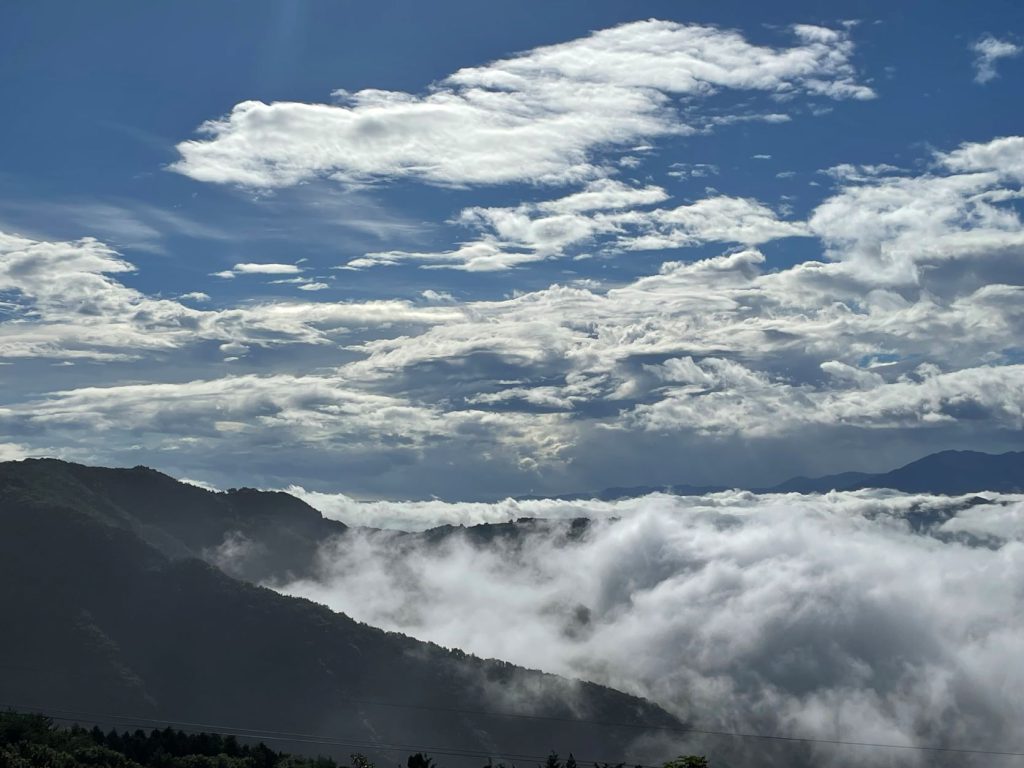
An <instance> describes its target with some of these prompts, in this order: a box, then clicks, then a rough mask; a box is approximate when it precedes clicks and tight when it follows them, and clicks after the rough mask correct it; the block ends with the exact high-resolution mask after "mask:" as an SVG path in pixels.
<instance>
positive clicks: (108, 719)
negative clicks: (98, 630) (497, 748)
mask: <svg viewBox="0 0 1024 768" xmlns="http://www.w3.org/2000/svg"><path fill="white" fill-rule="evenodd" d="M0 707H10V708H13V709H17V710H22V711H29V712H33V713H35V714H41V715H46V716H48V717H49V718H50V719H51V720H59V721H62V722H68V723H78V722H82V721H85V722H91V723H97V724H98V723H104V724H109V725H120V726H122V727H125V726H136V727H138V726H140V725H149V726H165V727H167V726H173V727H177V728H179V729H181V730H189V731H195V730H196V729H201V730H204V731H207V732H211V733H222V734H227V735H230V736H242V737H246V738H254V739H262V740H265V741H283V742H288V743H293V744H319V745H324V746H340V747H348V748H351V749H370V750H379V751H383V752H402V753H410V752H422V753H429V754H435V755H446V756H453V757H466V758H477V759H488V760H490V759H494V758H497V759H499V760H525V761H539V762H544V761H545V760H547V756H546V755H523V754H495V753H494V752H488V751H484V750H478V749H472V748H465V747H449V746H424V745H415V744H388V743H383V742H376V741H372V740H369V739H354V738H341V737H332V736H323V735H319V734H307V733H289V732H287V731H267V730H262V729H258V728H241V727H235V726H225V725H214V724H211V723H193V722H188V721H180V720H157V719H153V718H148V717H136V716H133V715H116V714H109V713H100V712H89V711H87V710H78V709H40V708H38V707H27V706H25V705H18V704H13V705H12V704H2V703H0ZM51 712H61V713H64V714H63V715H59V716H58V715H52V714H49V713H51ZM69 715H76V717H70V716H69ZM576 762H577V763H581V764H582V763H586V764H593V765H594V766H598V765H609V764H610V765H618V764H625V763H627V762H628V763H629V765H630V766H635V768H659V767H658V766H653V765H644V764H642V763H634V762H631V761H623V760H608V761H605V760H590V759H579V758H576Z"/></svg>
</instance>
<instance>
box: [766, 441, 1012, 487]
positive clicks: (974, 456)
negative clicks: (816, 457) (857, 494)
mask: <svg viewBox="0 0 1024 768" xmlns="http://www.w3.org/2000/svg"><path fill="white" fill-rule="evenodd" d="M860 488H891V489H893V490H896V491H903V492H905V493H937V494H946V495H949V496H960V495H963V494H967V493H974V492H976V491H1000V492H1003V493H1013V492H1018V491H1024V451H1012V452H1010V453H999V454H993V453H981V452H978V451H941V452H940V453H933V454H931V455H929V456H925V457H924V458H923V459H918V460H917V461H912V462H911V463H909V464H907V465H905V466H902V467H900V468H899V469H894V470H892V471H891V472H881V473H878V474H869V473H865V472H844V473H842V474H838V475H826V476H825V477H817V478H806V477H796V478H793V479H792V480H787V481H786V482H784V483H780V484H779V485H776V486H774V487H772V488H770V489H766V490H768V491H769V492H771V493H790V492H796V493H826V492H828V491H832V490H836V491H852V490H857V489H860Z"/></svg>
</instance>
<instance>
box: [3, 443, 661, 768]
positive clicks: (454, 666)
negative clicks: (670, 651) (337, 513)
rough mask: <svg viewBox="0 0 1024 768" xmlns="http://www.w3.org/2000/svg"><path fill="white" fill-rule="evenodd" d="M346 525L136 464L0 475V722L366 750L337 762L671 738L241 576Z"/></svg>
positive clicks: (295, 563) (604, 697)
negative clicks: (98, 725) (165, 725)
mask: <svg viewBox="0 0 1024 768" xmlns="http://www.w3.org/2000/svg"><path fill="white" fill-rule="evenodd" d="M345 531H346V527H345V526H344V525H342V524H341V523H337V522H333V521H330V520H325V519H324V518H323V517H322V516H321V515H320V513H318V512H316V511H315V510H314V509H312V508H311V507H309V506H307V505H306V504H304V503H303V502H301V501H299V500H298V499H295V498H293V497H291V496H288V495H287V494H283V493H265V492H261V491H254V490H248V489H242V490H234V491H229V492H223V493H218V492H211V491H207V490H204V489H201V488H197V487H195V486H191V485H188V484H185V483H181V482H178V481H176V480H174V479H172V478H170V477H167V476H166V475H162V474H160V473H159V472H155V471H153V470H150V469H146V468H143V467H137V468H135V469H101V468H93V467H85V466H81V465H75V464H69V463H65V462H62V461H56V460H47V459H40V460H26V461H21V462H8V463H4V464H0V615H2V616H3V617H4V618H3V631H2V632H0V708H3V707H6V706H13V707H16V708H20V709H31V710H43V711H50V712H57V711H59V712H72V713H85V714H77V715H74V717H76V718H79V719H81V720H83V721H86V722H88V721H90V717H91V716H90V715H89V714H88V713H93V714H92V716H94V718H95V719H94V721H97V720H98V721H99V722H107V723H108V724H109V722H112V721H111V720H110V718H112V717H115V716H119V717H122V718H123V717H126V716H134V717H137V718H150V719H159V720H165V721H179V722H190V723H200V724H205V725H206V726H211V725H212V726H221V727H231V728H249V729H259V730H261V731H279V732H288V733H291V734H320V735H329V736H330V737H331V738H334V739H339V738H340V739H350V740H352V742H353V743H354V744H355V743H361V744H363V745H364V746H363V747H360V748H358V749H357V748H349V749H346V748H341V747H339V748H337V749H335V750H334V751H336V752H340V753H341V754H342V755H347V754H348V753H349V752H355V751H359V752H366V753H368V754H374V753H378V756H379V757H380V758H381V759H382V760H385V758H386V760H385V762H389V761H390V760H392V759H395V757H394V755H391V754H390V753H386V751H380V750H386V745H398V746H401V749H402V750H403V752H404V753H405V754H407V753H408V752H409V751H410V750H409V749H408V748H407V747H410V746H415V749H417V750H418V749H422V748H425V747H429V746H431V745H435V746H436V745H443V746H447V747H452V746H454V747H458V748H462V749H468V750H475V751H476V752H475V753H476V754H478V755H479V757H474V758H473V764H474V765H479V764H481V763H483V762H484V757H485V756H486V755H488V754H491V755H495V756H502V755H517V754H518V755H523V754H527V755H545V754H547V753H548V752H549V751H550V750H552V749H556V750H558V749H561V750H563V751H568V750H569V749H575V750H576V752H577V756H578V757H580V758H584V757H587V756H589V757H591V758H594V759H601V760H606V759H607V760H616V761H617V760H618V759H619V758H624V757H626V756H627V755H628V754H629V745H630V743H631V742H632V741H633V740H634V739H636V738H637V737H638V736H639V735H640V734H641V733H642V732H643V731H642V730H638V729H637V728H635V727H612V726H609V725H608V724H610V723H611V724H616V723H621V724H624V725H625V726H640V725H644V724H647V725H653V726H673V725H678V722H677V721H676V720H675V719H674V718H673V717H672V716H671V715H669V714H668V713H666V712H665V711H663V710H662V709H660V708H659V707H657V706H655V705H653V704H650V703H648V702H646V701H644V700H642V699H638V698H635V697H631V696H627V695H625V694H623V693H619V692H617V691H613V690H611V689H608V688H604V687H601V686H598V685H594V684H591V683H585V682H577V681H571V680H567V679H564V678H560V677H557V676H554V675H549V674H544V673H541V672H537V671H531V670H527V669H523V668H520V667H516V666H513V665H511V664H507V663H505V662H501V661H486V660H481V659H478V658H475V657H472V656H469V655H467V654H464V653H462V652H461V651H458V650H448V649H445V648H441V647H439V646H436V645H433V644H430V643H424V642H420V641H417V640H414V639H411V638H409V637H405V636H403V635H399V634H395V633H389V632H384V631H382V630H379V629H375V628H373V627H370V626H367V625H365V624H361V623H358V622H356V621H353V620H352V619H350V618H348V617H347V616H344V615H342V614H337V613H333V612H331V611H330V610H328V609H327V608H325V607H323V606H320V605H316V604H314V603H312V602H309V601H306V600H302V599H298V598H292V597H286V596H283V595H279V594H277V593H275V592H273V591H271V590H269V589H264V588H262V587H258V586H255V585H253V584H250V583H246V581H244V580H243V579H245V578H249V579H253V580H256V579H258V578H262V577H265V576H267V575H270V574H274V573H289V574H292V575H294V574H296V573H302V572H303V569H305V568H309V567H311V564H312V563H313V562H314V557H313V555H314V553H315V550H316V547H317V546H318V544H319V543H320V542H322V541H323V540H324V539H325V538H326V537H328V536H331V535H333V534H337V533H344V532H345ZM233 541H238V542H243V543H244V544H243V543H239V544H238V545H239V546H242V545H244V546H249V547H250V548H251V549H254V550H255V554H256V555H257V556H256V557H255V560H253V558H252V557H247V558H245V560H246V561H252V563H253V564H251V565H249V566H247V568H249V570H248V572H245V573H241V574H235V575H236V576H241V577H242V578H233V577H232V576H230V575H228V574H227V573H225V572H223V571H221V570H218V569H217V568H215V567H214V566H213V565H212V564H211V563H215V562H216V561H217V557H218V553H219V552H221V550H222V549H223V547H224V546H232V542H233ZM249 554H250V555H252V554H253V552H250V553H249ZM493 631H495V632H501V631H502V628H501V627H500V626H496V627H493ZM495 711H497V712H512V713H518V714H519V715H520V717H508V716H497V715H493V714H487V713H488V712H495ZM523 715H525V716H527V717H522V716H523ZM548 718H550V719H548ZM581 720H586V721H595V722H597V723H601V724H603V725H594V723H593V722H590V723H585V722H580V721H581ZM371 743H372V744H377V745H383V746H379V747H377V748H375V747H372V746H369V744H371ZM286 746H287V747H288V748H290V749H292V750H293V751H309V750H313V751H323V747H322V746H319V745H310V744H309V743H304V742H303V741H302V739H296V741H295V742H294V743H292V742H288V743H287V744H286ZM584 750H586V752H587V753H588V754H587V755H584V754H581V752H583V751H584ZM453 762H455V761H454V760H446V763H448V764H452V763H453ZM379 764H380V763H379Z"/></svg>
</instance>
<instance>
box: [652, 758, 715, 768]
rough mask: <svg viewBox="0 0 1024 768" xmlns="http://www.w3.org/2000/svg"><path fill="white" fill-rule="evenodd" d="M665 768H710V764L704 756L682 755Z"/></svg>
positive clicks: (668, 763) (669, 762) (670, 761)
mask: <svg viewBox="0 0 1024 768" xmlns="http://www.w3.org/2000/svg"><path fill="white" fill-rule="evenodd" d="M663 768H709V764H708V759H707V758H706V757H704V756H703V755H680V756H679V757H677V758H676V759H675V760H669V761H668V762H667V763H665V765H664V766H663Z"/></svg>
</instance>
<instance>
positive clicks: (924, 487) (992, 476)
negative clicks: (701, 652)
mask: <svg viewBox="0 0 1024 768" xmlns="http://www.w3.org/2000/svg"><path fill="white" fill-rule="evenodd" d="M735 488H736V486H724V485H720V486H713V485H700V486H698V485H637V486H631V487H628V488H606V489H604V490H602V491H598V492H597V493H572V494H566V495H562V496H559V497H558V498H560V499H565V500H568V501H572V500H584V499H600V500H602V501H615V500H617V499H632V498H637V497H639V496H647V495H648V494H651V493H670V494H674V495H676V496H703V495H705V494H708V493H720V492H723V491H729V490H734V489H735ZM862 488H891V489H892V490H896V491H903V492H905V493H935V494H946V495H950V496H953V495H956V496H959V495H963V494H967V493H974V492H975V491H1000V492H1003V493H1014V492H1024V451H1011V452H1009V453H1001V454H993V453H981V452H979V451H941V452H940V453H933V454H931V455H929V456H925V457H924V458H923V459H918V460H917V461H913V462H911V463H910V464H907V465H905V466H903V467H900V468H899V469H894V470H892V471H890V472H879V473H870V472H841V473H839V474H835V475H825V476H823V477H793V478H790V479H789V480H786V481H785V482H783V483H779V484H778V485H773V486H769V487H765V488H750V489H747V490H751V491H754V492H755V493H827V492H829V491H853V490H858V489H862ZM518 498H519V499H520V500H523V501H525V500H530V499H539V498H544V497H541V496H521V497H518Z"/></svg>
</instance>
